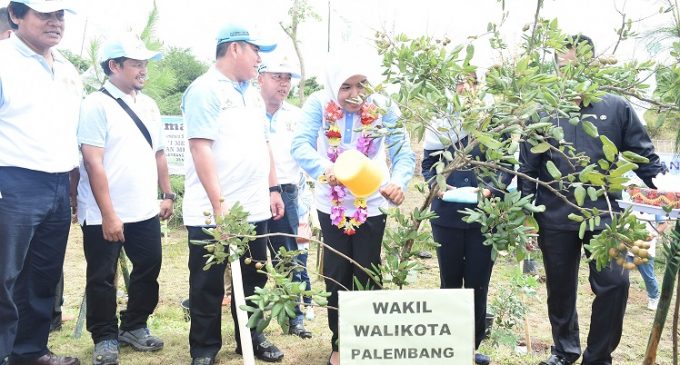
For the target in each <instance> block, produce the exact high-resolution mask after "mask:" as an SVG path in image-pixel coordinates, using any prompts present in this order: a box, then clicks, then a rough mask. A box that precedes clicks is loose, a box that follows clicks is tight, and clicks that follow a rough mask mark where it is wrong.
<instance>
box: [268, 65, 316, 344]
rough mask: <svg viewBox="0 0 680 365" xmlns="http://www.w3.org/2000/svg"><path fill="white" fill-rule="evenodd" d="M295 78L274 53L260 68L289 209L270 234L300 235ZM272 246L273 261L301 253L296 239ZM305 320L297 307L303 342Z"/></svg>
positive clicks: (275, 240) (295, 324)
mask: <svg viewBox="0 0 680 365" xmlns="http://www.w3.org/2000/svg"><path fill="white" fill-rule="evenodd" d="M294 78H295V79H299V78H300V75H299V73H298V71H297V70H296V68H295V67H293V65H291V64H290V62H289V61H288V60H287V59H285V58H284V57H281V55H280V54H277V53H276V52H274V53H272V56H271V57H269V58H265V61H264V62H262V65H261V66H260V76H258V77H257V81H258V83H259V85H260V93H261V94H262V99H264V104H265V107H266V108H267V119H268V120H269V144H270V146H271V148H272V153H273V154H274V156H276V176H277V177H278V179H279V184H280V186H279V189H280V193H281V197H282V198H283V203H284V205H285V210H284V214H283V218H281V219H273V218H272V219H270V220H269V232H270V233H287V234H297V232H298V224H299V220H298V209H297V199H298V189H297V184H298V183H299V181H300V177H301V175H302V169H300V166H298V164H297V162H296V161H295V160H294V159H293V156H291V155H290V146H291V143H292V141H293V132H295V126H296V124H297V122H298V121H299V120H300V119H301V118H302V110H300V108H298V107H296V106H293V105H291V104H289V103H287V102H286V98H288V93H289V92H290V89H291V86H292V79H294ZM275 189H276V187H275ZM270 242H271V244H270V246H269V249H270V250H271V251H272V252H271V256H272V257H276V256H277V255H278V253H279V249H280V248H285V249H286V251H296V250H297V249H298V248H297V242H296V241H295V238H294V237H288V236H272V237H270ZM298 265H299V264H297V263H296V266H297V267H295V268H292V275H293V281H295V282H300V281H302V276H301V270H302V267H301V266H298ZM303 320H304V315H303V314H302V311H301V310H300V306H299V305H298V306H295V318H291V319H290V321H289V324H290V327H289V329H288V333H289V334H291V335H295V336H299V337H300V338H305V339H306V338H311V337H312V333H311V332H310V331H308V330H307V329H305V327H304V325H303Z"/></svg>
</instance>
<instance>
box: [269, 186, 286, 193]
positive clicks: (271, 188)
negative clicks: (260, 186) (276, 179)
mask: <svg viewBox="0 0 680 365" xmlns="http://www.w3.org/2000/svg"><path fill="white" fill-rule="evenodd" d="M275 191H276V192H278V193H279V194H281V193H282V192H283V190H281V185H274V186H270V187H269V192H270V193H273V192H275Z"/></svg>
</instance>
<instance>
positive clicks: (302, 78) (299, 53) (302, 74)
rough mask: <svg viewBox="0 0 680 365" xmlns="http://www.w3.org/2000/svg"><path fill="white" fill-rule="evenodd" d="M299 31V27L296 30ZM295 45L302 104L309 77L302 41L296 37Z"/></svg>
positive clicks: (299, 93) (299, 92)
mask: <svg viewBox="0 0 680 365" xmlns="http://www.w3.org/2000/svg"><path fill="white" fill-rule="evenodd" d="M295 32H296V33H297V29H296V30H295ZM293 47H294V48H295V54H297V57H298V60H299V61H300V83H299V84H298V99H300V105H302V104H304V103H305V81H306V80H307V77H306V76H305V61H304V60H303V59H302V50H301V49H300V42H298V41H297V39H295V41H294V42H293Z"/></svg>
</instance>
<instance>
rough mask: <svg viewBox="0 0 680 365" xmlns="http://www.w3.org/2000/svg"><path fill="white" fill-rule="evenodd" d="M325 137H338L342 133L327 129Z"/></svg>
mask: <svg viewBox="0 0 680 365" xmlns="http://www.w3.org/2000/svg"><path fill="white" fill-rule="evenodd" d="M326 137H327V138H338V139H339V138H341V137H342V134H340V132H338V131H337V130H334V129H329V130H327V131H326Z"/></svg>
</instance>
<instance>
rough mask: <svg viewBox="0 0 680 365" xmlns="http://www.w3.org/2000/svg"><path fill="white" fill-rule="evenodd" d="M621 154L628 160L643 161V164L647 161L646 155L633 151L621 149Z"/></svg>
mask: <svg viewBox="0 0 680 365" xmlns="http://www.w3.org/2000/svg"><path fill="white" fill-rule="evenodd" d="M621 154H622V155H623V158H625V159H626V160H628V161H630V162H634V163H643V164H644V163H649V159H648V158H647V157H643V156H640V155H638V154H637V153H635V152H631V151H623V152H621Z"/></svg>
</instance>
